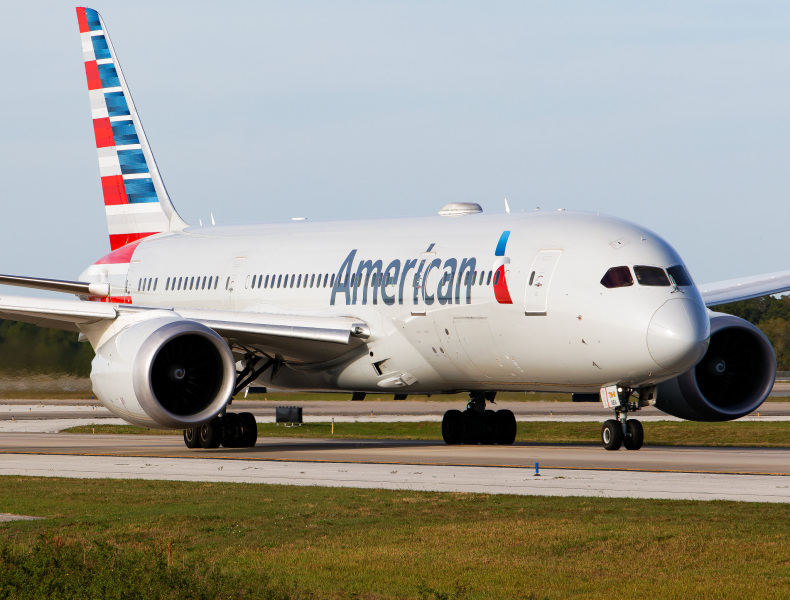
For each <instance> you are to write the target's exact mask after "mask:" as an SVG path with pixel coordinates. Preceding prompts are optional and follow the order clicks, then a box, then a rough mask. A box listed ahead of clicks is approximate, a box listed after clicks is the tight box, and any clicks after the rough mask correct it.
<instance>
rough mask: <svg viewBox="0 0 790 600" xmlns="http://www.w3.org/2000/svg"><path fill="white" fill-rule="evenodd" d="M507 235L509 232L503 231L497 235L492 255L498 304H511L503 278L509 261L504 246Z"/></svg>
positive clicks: (508, 235)
mask: <svg viewBox="0 0 790 600" xmlns="http://www.w3.org/2000/svg"><path fill="white" fill-rule="evenodd" d="M509 237H510V232H509V231H503V232H502V235H501V236H499V242H497V245H496V251H495V252H494V255H495V256H496V257H497V258H496V260H495V261H494V296H495V297H496V301H497V302H499V303H500V304H513V300H511V299H510V291H508V289H507V281H506V280H505V276H506V271H505V265H507V264H509V263H510V259H509V258H508V257H507V256H505V248H506V247H507V240H508V238H509Z"/></svg>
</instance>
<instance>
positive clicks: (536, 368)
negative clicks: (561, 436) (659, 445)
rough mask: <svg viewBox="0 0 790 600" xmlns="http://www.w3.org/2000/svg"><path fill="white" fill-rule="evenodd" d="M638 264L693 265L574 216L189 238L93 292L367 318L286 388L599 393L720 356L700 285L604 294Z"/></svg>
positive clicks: (305, 225) (171, 304)
mask: <svg viewBox="0 0 790 600" xmlns="http://www.w3.org/2000/svg"><path fill="white" fill-rule="evenodd" d="M508 231H509V232H510V233H509V235H507V234H506V235H504V236H503V233H504V232H508ZM503 238H504V240H503ZM635 265H643V266H652V267H661V268H664V269H666V268H668V267H671V266H675V265H681V266H682V265H683V262H682V260H681V259H680V257H679V256H678V254H677V253H676V252H675V250H674V249H673V248H672V247H671V246H670V245H669V244H667V243H666V242H665V241H664V240H663V239H661V238H660V237H659V236H657V235H656V234H654V233H652V232H651V231H648V230H646V229H644V228H641V227H639V226H637V225H634V224H632V223H629V222H627V221H622V220H619V219H615V218H611V217H604V216H599V215H594V214H585V213H572V212H564V211H558V212H534V213H526V214H524V213H522V214H508V215H485V214H472V215H465V216H460V217H444V216H436V217H428V218H410V219H388V220H365V221H336V222H311V221H292V222H288V223H279V224H272V225H257V226H236V227H202V228H188V229H186V230H184V231H182V232H178V233H168V234H160V235H157V236H153V237H150V238H147V239H144V240H143V241H142V242H140V243H139V245H138V246H137V248H136V250H135V251H134V254H133V256H132V259H131V262H130V263H128V264H116V265H107V264H96V265H92V266H91V267H89V268H88V269H87V270H86V272H85V273H83V275H82V280H83V281H91V282H99V281H103V282H109V283H111V284H112V286H113V295H114V296H116V295H117V296H126V297H130V299H131V302H132V304H135V305H141V306H151V307H168V308H173V309H174V310H175V311H176V312H177V311H178V310H179V308H185V309H186V308H202V309H218V310H232V311H241V312H253V313H254V312H266V313H281V314H299V315H318V316H321V315H323V316H352V317H355V318H357V319H360V320H362V321H364V322H365V323H366V324H367V325H368V327H369V328H370V333H371V335H370V337H369V339H368V340H367V341H366V343H365V344H364V345H362V346H356V347H354V348H350V349H349V350H348V352H346V353H345V354H342V353H340V355H338V353H337V352H336V351H334V352H328V353H327V355H326V356H323V355H322V354H321V353H320V352H318V353H315V354H313V355H309V354H308V355H305V354H300V353H299V352H298V351H296V352H294V353H293V356H288V355H287V351H286V354H285V355H284V358H285V359H286V365H287V367H286V368H284V369H282V370H281V371H280V372H279V374H278V376H277V379H276V381H275V382H274V384H275V385H277V386H278V387H295V388H301V389H340V390H355V391H380V392H385V391H391V392H396V393H410V392H440V391H447V392H450V391H459V390H554V391H571V392H585V393H589V392H596V391H597V390H598V389H599V388H601V387H602V386H605V385H610V384H615V383H616V384H622V385H628V386H631V387H639V386H645V385H651V384H654V383H658V382H660V381H663V380H666V379H669V378H672V377H675V376H677V375H678V374H680V373H683V372H685V371H687V370H688V369H690V368H692V367H693V366H694V365H695V364H696V362H697V361H698V360H699V359H700V358H701V357H702V355H703V353H704V350H705V348H706V346H707V341H708V337H709V322H708V317H707V314H706V311H705V309H704V304H703V302H702V299H701V298H700V295H699V292H698V291H697V288H696V287H695V286H694V285H687V286H682V287H680V286H677V285H665V286H647V285H640V283H639V282H637V281H634V283H633V285H630V286H626V287H617V288H607V287H605V286H604V285H602V283H601V279H602V277H603V276H604V274H606V273H607V271H608V270H609V269H610V268H612V267H618V266H628V267H629V268H631V269H632V268H633V266H635ZM501 270H504V272H505V281H506V283H504V282H498V283H497V284H495V281H496V280H497V276H496V272H497V271H500V272H501ZM352 277H353V279H352ZM174 288H175V289H174ZM508 297H509V299H510V301H511V302H510V303H506V301H507V299H508ZM659 309H661V312H660V313H659ZM659 314H660V315H661V316H660V317H659ZM257 349H259V350H264V351H267V352H269V351H270V349H268V348H257ZM235 350H236V351H237V352H238V351H240V350H239V349H238V348H236V349H235ZM267 377H268V376H267Z"/></svg>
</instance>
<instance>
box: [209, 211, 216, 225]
mask: <svg viewBox="0 0 790 600" xmlns="http://www.w3.org/2000/svg"><path fill="white" fill-rule="evenodd" d="M209 214H210V215H211V224H212V225H216V223H215V222H214V213H209Z"/></svg>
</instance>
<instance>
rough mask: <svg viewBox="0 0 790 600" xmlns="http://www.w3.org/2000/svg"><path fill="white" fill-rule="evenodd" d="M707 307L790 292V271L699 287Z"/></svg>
mask: <svg viewBox="0 0 790 600" xmlns="http://www.w3.org/2000/svg"><path fill="white" fill-rule="evenodd" d="M697 287H698V288H699V291H700V294H702V299H703V300H704V301H705V306H716V305H717V304H727V303H728V302H738V301H740V300H749V299H750V298H759V297H760V296H770V295H771V294H779V293H781V292H786V291H788V290H790V271H779V272H776V273H767V274H765V275H753V276H751V277H740V278H738V279H728V280H726V281H717V282H715V283H709V284H706V285H700V286H697Z"/></svg>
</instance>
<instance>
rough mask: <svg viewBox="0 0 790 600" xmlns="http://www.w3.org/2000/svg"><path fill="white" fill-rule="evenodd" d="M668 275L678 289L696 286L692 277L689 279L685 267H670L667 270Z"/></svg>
mask: <svg viewBox="0 0 790 600" xmlns="http://www.w3.org/2000/svg"><path fill="white" fill-rule="evenodd" d="M667 273H669V276H670V277H671V278H672V281H674V282H675V285H676V286H678V287H686V286H689V285H694V282H693V281H691V277H689V274H688V272H687V271H686V269H685V268H684V267H683V265H675V266H674V267H669V268H668V269H667Z"/></svg>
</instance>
